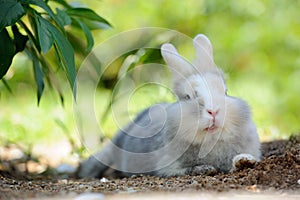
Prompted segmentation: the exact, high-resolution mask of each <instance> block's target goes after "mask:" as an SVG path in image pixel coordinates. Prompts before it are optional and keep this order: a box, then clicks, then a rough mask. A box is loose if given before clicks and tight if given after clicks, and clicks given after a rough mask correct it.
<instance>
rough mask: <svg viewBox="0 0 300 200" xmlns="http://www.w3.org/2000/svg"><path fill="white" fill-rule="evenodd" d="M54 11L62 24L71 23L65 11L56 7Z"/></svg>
mask: <svg viewBox="0 0 300 200" xmlns="http://www.w3.org/2000/svg"><path fill="white" fill-rule="evenodd" d="M56 13H57V14H56V16H57V17H58V20H59V21H60V23H61V24H62V25H63V26H66V25H70V24H71V23H72V20H71V18H70V17H69V15H68V14H67V13H66V12H65V11H63V10H60V9H58V8H56Z"/></svg>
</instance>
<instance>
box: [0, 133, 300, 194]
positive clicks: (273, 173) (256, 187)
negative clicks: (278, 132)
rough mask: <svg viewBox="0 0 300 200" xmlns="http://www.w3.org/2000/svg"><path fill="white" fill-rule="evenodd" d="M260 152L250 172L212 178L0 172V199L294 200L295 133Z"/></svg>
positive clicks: (299, 174)
mask: <svg viewBox="0 0 300 200" xmlns="http://www.w3.org/2000/svg"><path fill="white" fill-rule="evenodd" d="M262 151H263V160H262V161H261V162H260V163H259V164H258V165H256V166H255V167H254V168H252V169H249V168H248V169H243V170H241V171H237V172H233V173H229V174H217V175H214V176H183V177H171V178H158V177H151V176H133V177H130V178H123V179H114V180H108V179H100V180H99V179H80V180H78V179H74V178H67V177H62V176H49V175H26V174H25V175H24V174H23V175H22V176H21V175H15V174H13V173H9V172H4V171H0V199H31V198H38V199H41V198H42V199H49V200H50V199H75V200H80V199H81V200H85V199H90V200H92V199H150V198H147V197H149V196H151V199H153V198H155V199H157V200H158V199H185V198H183V197H188V198H189V199H199V197H204V199H213V198H212V195H213V196H214V197H215V196H220V194H224V195H225V197H226V195H227V196H229V197H230V199H232V197H234V196H236V195H239V194H244V196H243V198H241V197H242V196H237V199H247V198H244V197H247V196H248V197H255V198H258V197H261V196H260V195H262V194H265V196H263V199H272V200H274V199H283V197H284V198H286V199H300V134H297V135H294V136H292V137H291V138H290V139H289V140H280V141H272V142H267V143H263V144H262ZM149 194H151V195H149ZM228 194H230V195H228ZM103 195H104V196H103ZM162 196H163V198H162ZM104 197H105V198H104ZM193 197H195V198H193ZM224 199H226V198H224ZM228 199H229V198H228Z"/></svg>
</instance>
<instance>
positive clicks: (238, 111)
mask: <svg viewBox="0 0 300 200" xmlns="http://www.w3.org/2000/svg"><path fill="white" fill-rule="evenodd" d="M193 43H194V47H195V49H196V61H195V63H194V64H191V63H189V62H188V61H187V60H185V59H184V58H183V57H182V56H180V55H179V54H178V52H177V50H176V49H175V47H174V46H173V45H172V44H169V43H168V44H164V45H163V46H162V47H161V52H162V56H163V58H164V60H165V61H166V63H167V65H168V66H169V68H170V71H171V72H172V75H173V85H174V88H173V90H174V92H175V94H176V95H177V97H178V99H179V101H180V102H184V105H188V104H189V102H190V105H194V106H195V105H196V104H195V102H197V106H196V107H195V108H194V111H195V109H198V110H199V112H198V113H200V114H199V115H198V116H199V118H198V119H195V121H197V124H198V131H200V132H208V133H215V132H217V131H221V130H225V131H226V132H232V131H234V130H232V129H236V127H239V126H240V125H241V124H243V123H245V122H247V121H248V119H249V109H248V106H247V104H246V103H245V102H244V101H242V100H240V99H238V98H234V97H230V96H228V95H227V87H226V84H225V80H224V77H223V73H222V71H221V70H220V69H218V68H217V67H216V66H215V64H214V60H213V49H212V45H211V42H210V41H209V39H208V38H207V37H206V36H205V35H202V34H200V35H197V36H196V37H195V38H194V40H193ZM182 109H184V108H182ZM189 110H193V108H190V109H189ZM185 114H186V113H184V112H183V115H185ZM185 117H186V118H189V119H191V117H190V116H182V118H185ZM191 123H192V122H191ZM189 125H191V124H189Z"/></svg>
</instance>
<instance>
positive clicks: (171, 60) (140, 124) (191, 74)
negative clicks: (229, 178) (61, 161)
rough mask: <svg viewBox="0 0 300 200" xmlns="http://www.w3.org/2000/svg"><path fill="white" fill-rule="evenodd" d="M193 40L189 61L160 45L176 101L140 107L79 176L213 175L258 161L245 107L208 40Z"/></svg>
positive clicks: (253, 128) (255, 137) (169, 46)
mask: <svg viewBox="0 0 300 200" xmlns="http://www.w3.org/2000/svg"><path fill="white" fill-rule="evenodd" d="M193 44H194V47H195V50H196V59H195V62H194V63H193V64H192V63H189V62H188V61H187V60H185V59H184V58H183V57H182V56H180V55H179V53H178V52H177V50H176V48H175V47H174V46H173V45H172V44H170V43H166V44H163V45H162V46H161V54H162V57H163V59H164V60H165V62H166V64H167V65H168V67H169V69H170V71H171V74H172V76H173V91H174V93H175V94H176V96H177V101H176V102H174V103H161V104H155V105H153V106H151V107H149V108H147V109H145V110H144V111H142V112H141V113H140V114H139V115H138V116H137V117H136V118H135V119H134V121H133V122H132V123H130V124H128V125H127V126H126V127H124V128H123V129H121V130H119V132H118V133H117V134H116V136H115V137H114V138H113V139H112V141H111V142H109V143H108V144H107V145H106V146H105V147H104V148H103V149H102V150H101V151H99V152H97V153H96V154H95V155H93V156H91V157H90V158H88V159H87V160H85V161H84V162H82V163H81V164H80V167H79V168H78V171H77V176H78V177H99V178H100V177H103V176H105V175H109V174H107V172H110V173H114V174H118V176H131V175H135V174H146V175H154V176H158V177H170V176H183V175H213V174H216V173H218V172H225V173H228V172H232V171H235V170H239V169H242V168H244V167H253V166H254V165H255V164H256V163H257V162H259V161H260V158H261V151H260V142H259V137H258V134H257V131H256V126H255V124H254V122H253V121H252V119H251V112H250V108H249V106H248V105H247V103H246V102H245V101H243V100H241V99H239V98H236V97H232V96H229V95H227V87H226V84H225V80H224V76H223V72H222V71H221V70H220V69H219V68H217V67H216V66H215V64H214V61H213V48H212V45H211V42H210V40H209V39H208V38H207V37H206V36H205V35H203V34H199V35H197V36H196V37H195V38H194V39H193ZM109 169H110V170H109Z"/></svg>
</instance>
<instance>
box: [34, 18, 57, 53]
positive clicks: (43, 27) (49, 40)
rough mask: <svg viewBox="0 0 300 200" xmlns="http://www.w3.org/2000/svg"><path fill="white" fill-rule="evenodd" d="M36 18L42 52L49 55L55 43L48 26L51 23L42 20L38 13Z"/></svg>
mask: <svg viewBox="0 0 300 200" xmlns="http://www.w3.org/2000/svg"><path fill="white" fill-rule="evenodd" d="M35 18H36V19H37V33H38V40H39V44H40V46H41V50H42V52H43V53H47V52H48V51H49V49H50V48H51V47H52V45H53V43H54V37H53V35H52V33H51V31H50V30H49V26H48V23H49V24H50V22H48V21H47V20H45V19H44V18H42V17H41V16H40V15H39V14H38V13H35ZM45 21H46V22H47V23H45ZM51 25H52V24H51ZM52 26H53V25H52Z"/></svg>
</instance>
